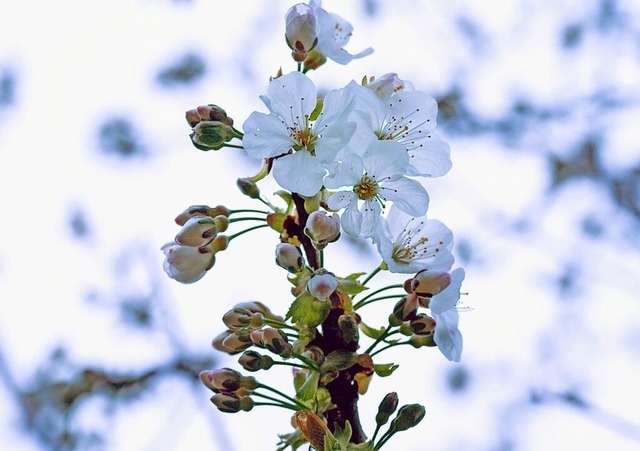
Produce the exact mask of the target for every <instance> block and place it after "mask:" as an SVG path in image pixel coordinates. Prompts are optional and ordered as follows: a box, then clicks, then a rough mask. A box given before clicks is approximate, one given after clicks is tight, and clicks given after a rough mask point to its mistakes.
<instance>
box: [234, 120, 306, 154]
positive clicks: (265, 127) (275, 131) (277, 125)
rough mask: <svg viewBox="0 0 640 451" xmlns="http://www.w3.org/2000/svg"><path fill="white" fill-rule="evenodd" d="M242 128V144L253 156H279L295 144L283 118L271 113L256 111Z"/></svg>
mask: <svg viewBox="0 0 640 451" xmlns="http://www.w3.org/2000/svg"><path fill="white" fill-rule="evenodd" d="M242 129H243V130H244V137H243V138H242V145H243V146H244V149H245V150H246V151H247V154H248V155H249V156H250V157H253V158H271V157H277V156H279V155H282V154H285V153H287V152H288V151H289V150H290V149H291V147H292V146H293V144H294V141H293V140H292V139H291V137H290V136H289V132H288V131H287V127H286V126H285V125H284V124H283V123H282V120H281V119H279V118H278V117H276V116H273V115H270V114H269V115H268V114H264V113H259V112H257V111H254V112H253V113H251V115H250V116H249V117H248V118H247V120H246V121H245V122H244V124H243V125H242Z"/></svg>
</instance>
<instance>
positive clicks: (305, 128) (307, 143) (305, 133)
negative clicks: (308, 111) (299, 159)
mask: <svg viewBox="0 0 640 451" xmlns="http://www.w3.org/2000/svg"><path fill="white" fill-rule="evenodd" d="M289 136H290V137H291V139H293V140H294V141H295V142H296V145H295V146H294V147H293V149H294V150H300V149H307V150H309V151H311V152H313V149H314V147H315V146H314V143H315V142H316V140H317V138H318V137H317V136H316V135H314V134H313V132H312V131H311V127H310V123H309V116H306V115H305V117H304V124H299V123H294V126H293V127H289Z"/></svg>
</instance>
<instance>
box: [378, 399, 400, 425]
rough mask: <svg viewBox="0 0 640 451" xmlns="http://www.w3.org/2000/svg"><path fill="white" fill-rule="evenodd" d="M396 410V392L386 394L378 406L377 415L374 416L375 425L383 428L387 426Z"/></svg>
mask: <svg viewBox="0 0 640 451" xmlns="http://www.w3.org/2000/svg"><path fill="white" fill-rule="evenodd" d="M397 408H398V394H397V393H396V392H391V393H388V394H387V395H386V396H385V397H384V398H382V401H381V402H380V406H378V413H377V414H376V425H377V426H383V425H385V424H387V421H389V418H390V417H391V415H393V412H395V411H396V409H397Z"/></svg>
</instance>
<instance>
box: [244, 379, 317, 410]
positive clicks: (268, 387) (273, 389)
mask: <svg viewBox="0 0 640 451" xmlns="http://www.w3.org/2000/svg"><path fill="white" fill-rule="evenodd" d="M257 388H264V389H265V390H269V391H271V392H273V393H275V394H277V395H280V396H282V397H283V398H284V399H286V400H288V401H291V402H292V403H294V404H295V405H296V406H299V407H300V408H301V409H303V410H306V409H308V408H309V407H308V406H305V405H304V404H302V403H301V402H300V401H298V400H297V399H295V398H292V397H291V396H289V395H286V394H284V393H282V392H281V391H280V390H277V389H275V388H273V387H270V386H268V385H264V384H261V383H258V387H257ZM253 394H255V392H254V393H253ZM262 396H266V395H262Z"/></svg>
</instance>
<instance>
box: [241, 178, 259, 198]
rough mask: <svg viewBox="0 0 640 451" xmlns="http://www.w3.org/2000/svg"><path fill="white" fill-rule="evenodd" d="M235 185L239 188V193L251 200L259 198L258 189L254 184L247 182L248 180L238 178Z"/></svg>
mask: <svg viewBox="0 0 640 451" xmlns="http://www.w3.org/2000/svg"><path fill="white" fill-rule="evenodd" d="M236 185H238V188H240V192H241V193H242V194H244V195H245V196H248V197H250V198H251V199H259V198H260V189H259V188H258V185H257V184H256V182H254V181H251V180H249V179H248V178H240V179H238V180H237V181H236Z"/></svg>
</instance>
